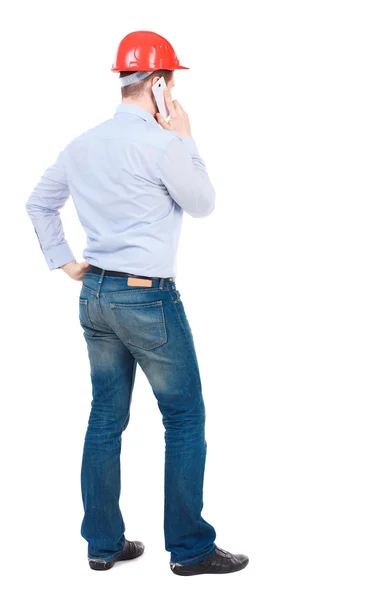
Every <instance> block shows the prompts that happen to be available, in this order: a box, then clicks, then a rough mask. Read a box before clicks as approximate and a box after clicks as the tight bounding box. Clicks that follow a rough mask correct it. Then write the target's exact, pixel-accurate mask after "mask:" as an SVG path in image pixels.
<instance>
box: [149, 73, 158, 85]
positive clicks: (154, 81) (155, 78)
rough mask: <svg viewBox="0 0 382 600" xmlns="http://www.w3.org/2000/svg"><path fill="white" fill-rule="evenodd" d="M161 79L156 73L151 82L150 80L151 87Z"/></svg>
mask: <svg viewBox="0 0 382 600" xmlns="http://www.w3.org/2000/svg"><path fill="white" fill-rule="evenodd" d="M159 80H160V77H158V75H155V77H153V78H152V80H151V82H150V87H153V85H155V84H156V82H157V81H159Z"/></svg>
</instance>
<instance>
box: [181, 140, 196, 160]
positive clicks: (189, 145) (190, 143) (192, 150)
mask: <svg viewBox="0 0 382 600" xmlns="http://www.w3.org/2000/svg"><path fill="white" fill-rule="evenodd" d="M182 142H183V143H184V144H185V145H186V146H187V148H188V150H189V152H190V154H191V156H197V157H198V158H200V156H199V152H198V149H197V147H196V144H195V140H194V138H192V137H190V136H187V137H182Z"/></svg>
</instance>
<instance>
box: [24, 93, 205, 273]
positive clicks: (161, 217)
mask: <svg viewBox="0 0 382 600" xmlns="http://www.w3.org/2000/svg"><path fill="white" fill-rule="evenodd" d="M69 196H71V197H72V199H73V202H74V205H75V208H76V211H77V214H78V218H79V220H80V222H81V224H82V226H83V228H84V229H85V231H86V235H87V246H86V248H85V250H84V252H83V256H84V258H85V260H87V261H88V262H89V263H90V264H92V265H96V266H98V267H100V268H101V269H111V270H114V271H123V272H127V273H133V274H135V275H146V276H151V277H174V278H175V277H176V275H177V250H178V241H179V235H180V230H181V224H182V216H183V211H185V212H186V213H188V214H189V215H191V216H193V217H206V216H208V215H210V214H211V213H212V211H213V210H214V208H215V192H214V189H213V187H212V184H211V182H210V180H209V177H208V174H207V171H206V166H205V163H204V161H203V160H202V158H201V157H200V156H199V153H198V150H197V148H196V145H195V142H194V140H193V138H192V137H183V138H182V137H180V136H179V135H178V134H176V133H175V132H173V131H167V130H165V129H162V128H161V127H160V126H159V125H158V123H157V121H156V120H155V118H154V117H153V116H152V115H151V114H150V113H149V112H148V111H146V110H145V109H143V108H141V107H139V106H136V105H134V104H126V103H121V104H119V105H118V107H117V110H116V113H115V115H114V117H113V118H111V119H108V120H107V121H104V122H103V123H101V124H99V125H97V126H96V127H94V128H92V129H89V130H88V131H85V132H84V133H83V134H81V135H79V136H78V137H76V138H75V139H74V140H73V141H72V142H70V143H69V144H68V145H67V146H66V147H65V148H64V149H63V150H62V151H61V152H60V153H59V155H58V157H57V160H56V162H55V163H54V164H53V165H52V166H50V167H48V169H47V170H46V171H45V173H44V174H43V175H42V177H41V179H40V181H39V182H38V184H37V185H36V187H35V188H34V190H33V192H32V194H31V195H30V197H29V199H28V201H27V203H26V209H27V213H28V215H29V217H30V218H31V220H32V223H33V226H34V229H35V232H36V234H37V238H38V240H39V243H40V247H41V250H42V253H43V255H44V256H45V260H46V262H47V264H48V267H49V269H51V270H52V269H57V268H58V267H60V266H61V265H64V264H66V263H67V262H70V261H72V260H75V257H74V255H73V253H72V251H71V249H70V247H69V244H68V243H67V241H66V239H65V234H64V230H63V226H62V221H61V219H60V213H59V209H60V208H61V207H62V206H63V205H64V204H65V202H66V201H67V199H68V198H69Z"/></svg>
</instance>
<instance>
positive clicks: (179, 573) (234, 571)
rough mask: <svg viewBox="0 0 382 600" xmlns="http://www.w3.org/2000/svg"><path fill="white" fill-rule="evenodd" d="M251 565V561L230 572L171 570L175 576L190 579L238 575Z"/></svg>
mask: <svg viewBox="0 0 382 600" xmlns="http://www.w3.org/2000/svg"><path fill="white" fill-rule="evenodd" d="M248 563H249V559H248V560H247V561H246V562H245V563H242V564H241V565H239V566H238V567H236V568H233V569H231V570H230V571H208V570H207V571H187V567H186V566H184V567H175V568H174V569H171V571H172V572H173V573H175V575H181V576H183V577H189V576H191V575H227V574H228V573H236V572H237V571H242V570H243V569H244V568H245V567H246V566H247V565H248Z"/></svg>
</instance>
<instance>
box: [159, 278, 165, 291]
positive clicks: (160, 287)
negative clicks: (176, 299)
mask: <svg viewBox="0 0 382 600" xmlns="http://www.w3.org/2000/svg"><path fill="white" fill-rule="evenodd" d="M164 279H165V278H164V277H161V278H160V280H159V289H160V290H163V284H164Z"/></svg>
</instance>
